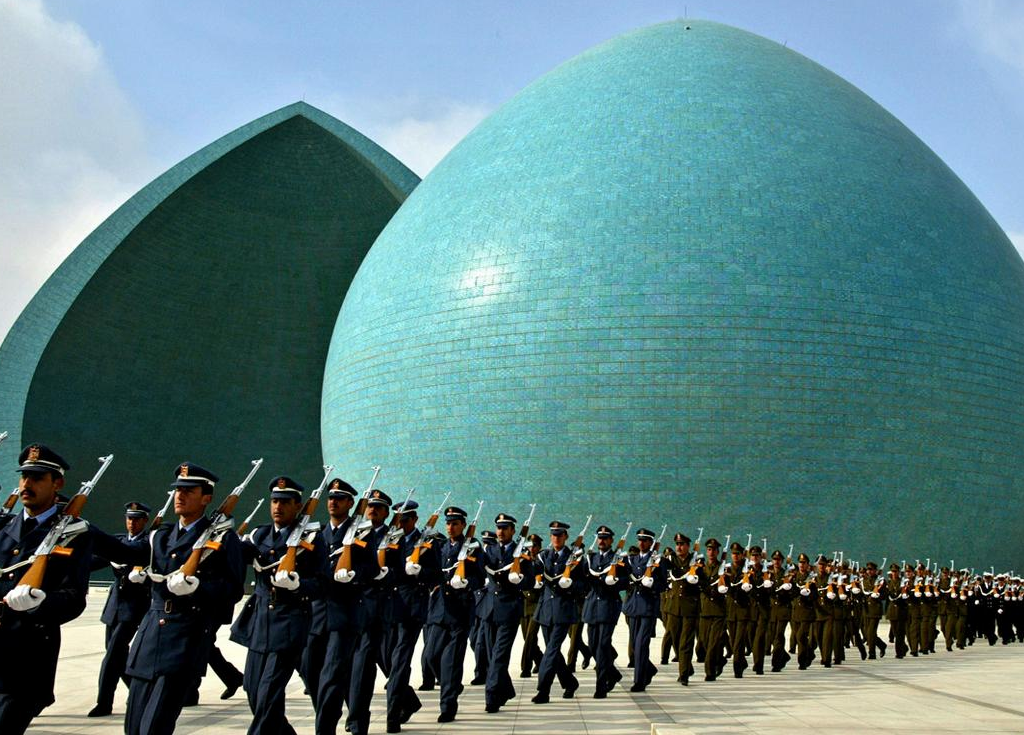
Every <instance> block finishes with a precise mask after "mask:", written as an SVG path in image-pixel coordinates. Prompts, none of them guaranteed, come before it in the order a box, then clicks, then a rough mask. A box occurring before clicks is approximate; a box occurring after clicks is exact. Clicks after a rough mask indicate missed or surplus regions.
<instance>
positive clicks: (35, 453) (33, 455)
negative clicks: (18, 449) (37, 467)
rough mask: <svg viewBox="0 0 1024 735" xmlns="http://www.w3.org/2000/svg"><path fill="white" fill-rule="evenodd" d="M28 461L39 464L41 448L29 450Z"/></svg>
mask: <svg viewBox="0 0 1024 735" xmlns="http://www.w3.org/2000/svg"><path fill="white" fill-rule="evenodd" d="M28 461H29V462H38V461H39V447H37V446H35V445H33V446H31V447H29V449H28Z"/></svg>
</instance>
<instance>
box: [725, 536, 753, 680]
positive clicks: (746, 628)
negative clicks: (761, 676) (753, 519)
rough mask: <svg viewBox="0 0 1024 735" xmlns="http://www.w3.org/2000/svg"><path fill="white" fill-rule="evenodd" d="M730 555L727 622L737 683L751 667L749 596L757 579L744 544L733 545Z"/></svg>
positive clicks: (750, 601) (751, 602)
mask: <svg viewBox="0 0 1024 735" xmlns="http://www.w3.org/2000/svg"><path fill="white" fill-rule="evenodd" d="M729 552H730V554H731V556H732V560H731V561H730V562H729V563H728V565H727V567H726V571H725V582H726V585H727V586H728V588H729V591H728V596H729V602H728V604H727V608H726V621H727V628H728V631H729V640H730V641H731V642H732V673H733V676H735V677H736V678H737V679H742V678H743V672H744V670H745V669H746V668H747V665H748V664H747V639H748V637H749V632H750V621H751V610H750V609H751V607H752V605H753V600H752V599H751V596H750V593H751V592H752V591H753V589H754V579H753V575H752V573H751V570H750V568H749V566H748V565H747V558H746V550H745V549H744V548H743V544H741V543H740V542H739V541H735V542H733V544H732V546H731V547H730V548H729Z"/></svg>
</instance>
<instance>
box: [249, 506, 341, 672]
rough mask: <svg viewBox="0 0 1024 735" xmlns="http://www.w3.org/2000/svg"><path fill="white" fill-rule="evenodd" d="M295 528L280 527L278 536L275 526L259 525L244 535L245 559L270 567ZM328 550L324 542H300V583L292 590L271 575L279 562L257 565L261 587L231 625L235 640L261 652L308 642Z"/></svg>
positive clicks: (297, 569)
mask: <svg viewBox="0 0 1024 735" xmlns="http://www.w3.org/2000/svg"><path fill="white" fill-rule="evenodd" d="M290 533H291V528H284V529H281V531H279V532H278V533H277V538H276V539H275V538H274V526H273V524H269V525H266V526H258V527H257V528H256V529H255V530H253V532H252V533H251V534H250V535H249V536H248V537H247V538H245V539H244V540H243V541H242V557H243V558H244V559H245V561H246V562H248V563H250V564H253V566H254V568H255V566H256V565H257V564H258V565H259V566H260V567H268V566H270V565H271V564H274V563H275V562H278V561H280V560H281V559H283V558H284V556H285V554H287V553H288V535H289V534H290ZM326 563H327V553H326V551H325V550H324V546H323V544H322V543H315V542H314V544H313V548H312V550H309V549H303V548H302V547H300V549H299V553H298V554H297V555H296V557H295V572H296V573H297V574H298V575H299V587H298V589H295V590H287V589H283V588H280V587H275V586H274V584H273V582H272V581H271V580H272V579H273V578H274V575H275V574H276V573H277V567H273V568H272V569H263V570H262V571H260V570H257V571H256V589H255V591H254V592H253V594H252V595H250V596H249V599H248V600H246V602H245V605H244V606H243V607H242V610H241V612H240V613H239V614H238V619H237V620H235V624H234V625H232V626H231V640H233V641H234V642H235V643H238V644H240V645H243V646H245V647H246V648H248V649H250V650H251V651H255V652H257V653H269V652H271V651H287V650H290V649H294V648H301V647H302V646H304V645H305V644H306V636H307V635H309V626H310V619H311V618H312V613H313V608H312V603H313V600H316V599H319V598H320V597H321V596H322V594H323V588H324V586H325V585H326V574H325V567H326Z"/></svg>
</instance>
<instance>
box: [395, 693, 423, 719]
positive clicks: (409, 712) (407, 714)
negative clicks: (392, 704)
mask: <svg viewBox="0 0 1024 735" xmlns="http://www.w3.org/2000/svg"><path fill="white" fill-rule="evenodd" d="M421 709H423V702H421V701H420V700H419V699H418V698H417V699H416V701H415V702H413V703H412V704H411V705H410V706H409V707H408V708H406V709H403V710H402V719H401V720H400V722H401V724H403V725H404V724H405V723H407V722H408V721H409V720H411V719H412V716H413V715H414V714H416V713H417V712H419V711H420V710H421Z"/></svg>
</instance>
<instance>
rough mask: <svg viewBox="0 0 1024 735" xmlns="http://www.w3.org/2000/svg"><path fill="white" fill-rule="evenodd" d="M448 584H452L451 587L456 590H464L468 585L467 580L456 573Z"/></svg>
mask: <svg viewBox="0 0 1024 735" xmlns="http://www.w3.org/2000/svg"><path fill="white" fill-rule="evenodd" d="M448 584H450V585H451V586H452V589H456V590H464V589H466V587H468V586H469V582H468V581H467V580H465V579H463V578H462V577H460V576H459V575H457V574H456V575H455V576H454V577H452V578H451V580H450V581H449V582H448Z"/></svg>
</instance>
